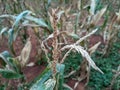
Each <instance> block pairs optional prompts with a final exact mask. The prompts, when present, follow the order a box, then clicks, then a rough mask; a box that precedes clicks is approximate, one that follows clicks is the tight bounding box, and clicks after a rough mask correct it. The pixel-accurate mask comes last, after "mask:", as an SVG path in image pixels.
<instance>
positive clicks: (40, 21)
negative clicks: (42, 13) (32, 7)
mask: <svg viewBox="0 0 120 90" xmlns="http://www.w3.org/2000/svg"><path fill="white" fill-rule="evenodd" d="M25 19H27V20H29V21H33V22H35V23H36V24H38V25H40V26H42V27H48V25H47V24H46V23H45V21H44V20H43V19H42V18H35V17H33V16H27V17H25Z"/></svg>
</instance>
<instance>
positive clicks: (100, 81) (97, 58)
mask: <svg viewBox="0 0 120 90" xmlns="http://www.w3.org/2000/svg"><path fill="white" fill-rule="evenodd" d="M119 50H120V43H119V42H117V43H114V44H113V47H112V48H111V52H110V55H109V56H108V57H106V58H105V57H101V56H102V55H100V54H98V53H97V52H96V53H94V54H93V55H92V59H93V60H94V62H95V63H96V65H97V66H98V67H99V68H100V69H101V70H102V71H103V72H104V74H101V73H99V72H98V71H95V70H94V69H91V73H90V81H89V83H88V87H89V88H92V90H105V88H107V87H109V85H110V83H111V80H112V78H113V75H114V73H112V70H113V69H115V70H117V67H118V65H119V64H120V54H119V53H120V52H119ZM81 60H82V58H81V55H80V54H78V53H70V55H69V56H68V58H67V59H66V61H65V65H66V66H65V67H66V68H65V75H66V74H67V73H68V72H70V71H72V70H76V69H77V67H78V66H79V65H80V63H81ZM118 84H119V83H116V84H115V85H114V86H113V90H118V89H119V87H117V86H116V85H118ZM88 90H90V89H88Z"/></svg>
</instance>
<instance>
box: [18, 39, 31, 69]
mask: <svg viewBox="0 0 120 90" xmlns="http://www.w3.org/2000/svg"><path fill="white" fill-rule="evenodd" d="M31 48H32V44H31V42H30V38H29V39H28V41H27V43H26V44H25V46H24V48H23V50H22V51H21V55H20V63H21V67H24V66H25V65H26V64H27V62H28V61H29V56H30V52H31Z"/></svg>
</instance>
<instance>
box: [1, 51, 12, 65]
mask: <svg viewBox="0 0 120 90" xmlns="http://www.w3.org/2000/svg"><path fill="white" fill-rule="evenodd" d="M8 57H11V55H10V53H9V52H8V51H4V52H2V53H0V58H1V59H2V60H3V61H4V62H5V63H7V64H9V63H8V60H7V58H8Z"/></svg>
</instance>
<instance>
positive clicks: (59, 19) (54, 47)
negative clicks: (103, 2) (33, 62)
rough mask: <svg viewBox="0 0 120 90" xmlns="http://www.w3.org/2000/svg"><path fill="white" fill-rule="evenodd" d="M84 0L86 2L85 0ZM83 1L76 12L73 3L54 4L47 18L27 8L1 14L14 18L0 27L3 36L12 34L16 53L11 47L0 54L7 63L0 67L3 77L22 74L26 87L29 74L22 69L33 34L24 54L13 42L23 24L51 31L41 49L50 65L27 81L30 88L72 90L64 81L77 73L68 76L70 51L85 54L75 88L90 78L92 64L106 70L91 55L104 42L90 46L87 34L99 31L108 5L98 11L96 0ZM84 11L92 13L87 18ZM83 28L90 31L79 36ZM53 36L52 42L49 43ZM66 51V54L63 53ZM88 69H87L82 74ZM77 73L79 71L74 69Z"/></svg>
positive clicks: (3, 16)
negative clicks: (66, 71) (100, 22)
mask: <svg viewBox="0 0 120 90" xmlns="http://www.w3.org/2000/svg"><path fill="white" fill-rule="evenodd" d="M65 1H67V0H65ZM80 1H81V2H82V0H80ZM81 2H79V3H78V7H77V9H78V10H77V11H78V12H77V13H72V14H70V11H71V7H68V8H67V9H66V8H65V7H58V8H54V9H53V8H51V9H50V10H49V9H48V8H47V9H46V11H45V14H47V17H45V18H37V17H36V15H35V13H33V12H32V11H30V10H25V11H23V12H21V13H20V14H18V15H10V14H4V15H1V16H0V18H1V19H2V20H4V19H5V18H9V19H10V23H11V27H4V28H3V29H2V30H0V36H6V37H7V38H8V44H9V48H10V51H11V54H12V55H11V54H9V52H8V51H5V52H2V53H1V54H0V57H1V58H2V60H3V61H4V63H5V65H3V68H2V69H0V74H1V75H2V77H4V78H8V79H19V78H22V79H24V80H23V82H20V83H21V84H22V86H20V88H22V89H24V88H25V87H24V84H25V76H24V74H23V72H22V68H23V67H25V66H26V65H27V64H28V61H29V56H30V52H31V49H32V45H31V41H30V37H29V38H28V39H27V41H26V44H25V46H24V48H23V49H22V51H21V54H20V55H19V56H17V57H16V52H15V50H14V48H13V47H14V46H13V43H14V41H15V40H16V38H17V36H18V35H19V33H20V31H21V30H22V28H23V27H28V26H29V27H34V28H35V29H36V27H40V28H41V29H43V30H44V31H50V33H47V35H48V36H46V38H44V39H42V40H41V41H40V44H41V49H42V51H43V52H44V54H45V56H46V58H47V63H48V66H47V67H46V68H45V70H44V71H43V72H42V73H41V74H40V75H39V76H38V77H37V78H36V79H34V80H33V81H32V82H30V83H28V84H27V86H28V87H27V88H28V89H30V90H63V87H64V88H68V89H70V90H72V89H71V88H70V87H69V86H68V85H66V84H65V83H64V79H66V77H69V76H71V75H72V74H73V72H70V73H69V74H68V76H64V69H65V64H64V61H65V60H66V57H69V54H70V52H77V53H80V54H81V56H82V57H83V62H82V63H81V64H80V66H78V68H79V73H81V76H79V79H78V82H77V83H76V84H75V86H74V89H76V87H77V85H78V83H79V82H81V81H82V80H83V79H85V78H87V83H88V81H89V74H90V68H91V67H92V68H94V69H95V70H97V71H99V72H101V73H103V72H102V71H101V69H100V68H98V67H97V66H96V64H95V63H94V61H93V60H92V58H91V54H92V53H93V52H95V50H96V49H97V47H98V46H99V45H100V42H99V43H97V44H96V45H94V46H93V47H91V48H90V49H89V47H88V45H89V44H88V39H87V38H89V37H90V36H91V35H93V34H95V33H96V32H97V31H98V30H99V28H100V27H101V26H98V25H97V24H98V22H99V20H100V19H101V18H102V16H103V14H104V13H105V12H106V10H107V6H105V7H104V8H102V9H101V10H99V11H97V12H96V6H97V4H96V0H91V3H90V4H89V5H88V6H87V7H83V6H80V5H81ZM89 7H90V8H89ZM88 8H89V9H88ZM84 11H85V12H87V13H88V15H86V17H85V20H81V19H80V18H81V17H83V16H82V14H84ZM79 12H80V13H79ZM69 14H70V15H69ZM72 17H75V20H73V21H72V20H71V21H70V20H69V19H71V18H72ZM79 24H80V25H79ZM68 25H69V26H71V27H69V26H68ZM73 27H74V28H73ZM68 29H72V31H69V30H68ZM37 31H38V30H37ZM83 31H85V32H86V35H84V36H79V35H78V34H77V33H79V34H80V35H82V32H83ZM35 32H36V31H35ZM38 37H39V35H38ZM68 37H69V38H68ZM40 39H41V38H39V40H40ZM68 39H72V40H73V42H70V43H69V42H68V41H67V40H68ZM49 40H52V44H51V45H49V44H48V41H49ZM49 52H51V55H52V58H50V57H49V56H48V53H49ZM63 53H65V54H64V55H63ZM84 72H87V73H85V75H82V74H83V73H84ZM74 73H78V72H77V71H74ZM8 75H9V76H8ZM83 76H84V77H83ZM87 83H86V85H87Z"/></svg>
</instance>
